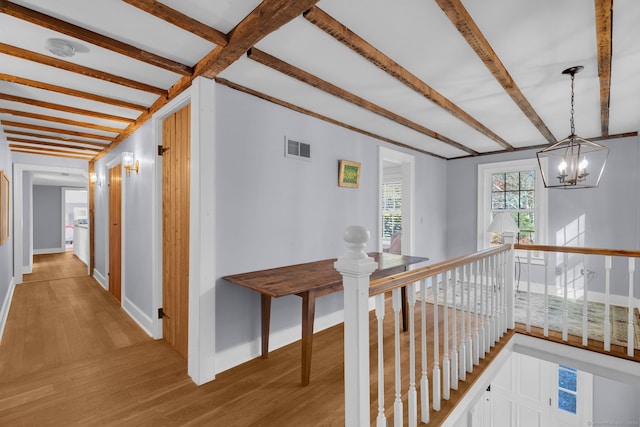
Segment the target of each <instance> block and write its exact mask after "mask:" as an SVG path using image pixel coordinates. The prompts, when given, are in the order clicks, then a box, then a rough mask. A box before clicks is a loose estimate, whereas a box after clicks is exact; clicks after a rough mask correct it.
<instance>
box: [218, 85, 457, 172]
mask: <svg viewBox="0 0 640 427" xmlns="http://www.w3.org/2000/svg"><path fill="white" fill-rule="evenodd" d="M216 82H217V83H220V84H221V85H225V86H227V87H230V88H231V89H235V90H238V91H240V92H244V93H247V94H249V95H252V96H255V97H257V98H260V99H264V100H265V101H268V102H271V103H274V104H276V105H280V106H281V107H285V108H288V109H290V110H293V111H297V112H298V113H301V114H305V115H307V116H311V117H315V118H316V119H319V120H323V121H325V122H328V123H331V124H334V125H336V126H340V127H343V128H345V129H349V130H351V131H353V132H357V133H360V134H362V135H366V136H368V137H371V138H374V139H378V140H380V141H385V142H388V143H390V144H393V145H397V146H399V147H402V148H407V149H409V150H413V151H416V152H418V153H422V154H426V155H428V156H433V157H437V158H439V159H443V160H446V158H445V157H443V156H439V155H437V154H434V153H431V152H429V151H425V150H421V149H419V148H416V147H412V146H410V145H407V144H403V143H401V142H398V141H395V140H393V139H390V138H386V137H384V136H380V135H377V134H375V133H371V132H368V131H366V130H363V129H360V128H357V127H354V126H351V125H348V124H346V123H343V122H339V121H337V120H335V119H332V118H330V117H327V116H323V115H322V114H318V113H315V112H313V111H311V110H307V109H306V108H302V107H299V106H297V105H294V104H291V103H289V102H286V101H283V100H281V99H278V98H274V97H273V96H269V95H267V94H264V93H262V92H258V91H256V90H253V89H249V88H247V87H245V86H241V85H239V84H237V83H233V82H230V81H229V80H226V79H221V78H219V77H217V78H216Z"/></svg>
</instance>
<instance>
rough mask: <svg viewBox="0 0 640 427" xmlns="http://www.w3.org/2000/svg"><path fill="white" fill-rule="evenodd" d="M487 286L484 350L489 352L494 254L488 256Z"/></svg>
mask: <svg viewBox="0 0 640 427" xmlns="http://www.w3.org/2000/svg"><path fill="white" fill-rule="evenodd" d="M486 261H487V287H486V289H485V300H486V301H485V306H484V308H485V316H484V330H485V342H484V352H485V354H486V353H489V351H491V290H492V289H493V286H492V283H493V256H489V257H488V258H487V260H486Z"/></svg>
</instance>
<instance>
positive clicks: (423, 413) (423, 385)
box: [420, 279, 429, 424]
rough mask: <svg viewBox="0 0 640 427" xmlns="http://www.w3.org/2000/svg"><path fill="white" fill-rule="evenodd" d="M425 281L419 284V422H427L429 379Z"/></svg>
mask: <svg viewBox="0 0 640 427" xmlns="http://www.w3.org/2000/svg"><path fill="white" fill-rule="evenodd" d="M426 301H427V279H422V281H421V282H420V309H421V311H422V319H421V320H422V325H421V326H422V327H421V328H420V329H421V334H422V337H421V338H422V340H421V344H422V376H421V378H420V420H421V421H422V422H423V423H425V424H426V423H428V422H429V378H427V303H426Z"/></svg>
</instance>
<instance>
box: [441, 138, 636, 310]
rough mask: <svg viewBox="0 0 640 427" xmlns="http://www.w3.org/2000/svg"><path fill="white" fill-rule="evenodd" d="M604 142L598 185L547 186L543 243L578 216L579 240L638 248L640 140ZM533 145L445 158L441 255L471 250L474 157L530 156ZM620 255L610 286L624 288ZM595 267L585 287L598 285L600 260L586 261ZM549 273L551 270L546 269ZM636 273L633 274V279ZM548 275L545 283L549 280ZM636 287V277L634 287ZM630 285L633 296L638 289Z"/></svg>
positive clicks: (601, 282) (601, 273) (553, 241)
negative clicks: (444, 236) (605, 157)
mask: <svg viewBox="0 0 640 427" xmlns="http://www.w3.org/2000/svg"><path fill="white" fill-rule="evenodd" d="M601 143H602V144H604V145H607V146H608V147H609V148H610V154H609V159H608V161H607V165H606V169H605V171H604V174H603V176H602V180H601V182H600V187H599V188H595V189H584V190H549V200H548V206H549V221H548V236H547V242H546V243H547V244H551V245H555V244H560V245H561V244H562V242H560V241H559V240H558V238H557V235H559V234H561V233H562V232H563V230H565V229H567V228H569V227H571V226H572V224H573V223H574V221H575V220H576V219H578V218H580V217H582V218H583V219H584V221H585V223H586V227H585V229H586V233H585V240H584V241H585V246H587V247H596V248H612V249H630V250H640V215H638V211H639V210H640V168H638V164H640V144H639V142H638V137H629V138H621V139H616V140H610V141H604V142H601ZM535 157H536V150H526V151H518V152H515V153H507V154H496V155H490V156H481V157H474V158H465V159H459V160H450V161H448V162H447V178H448V181H449V188H448V190H449V191H448V198H447V217H448V219H449V220H448V222H447V255H448V256H449V257H453V256H457V255H462V254H465V253H471V252H474V251H475V249H476V238H475V236H476V227H477V221H476V216H477V203H478V202H477V180H478V177H477V175H478V172H477V167H478V164H480V163H492V162H499V161H505V160H517V159H525V158H535ZM625 262H626V260H623V259H615V260H614V265H613V268H614V269H613V271H612V289H611V292H612V293H613V294H617V295H626V294H627V290H628V288H627V283H628V279H627V273H626V266H625ZM589 269H590V270H593V271H594V272H595V276H594V277H593V279H592V280H591V282H590V285H589V289H590V290H595V291H599V292H602V291H603V290H604V269H603V265H602V264H600V265H596V264H594V265H589ZM551 274H553V272H551ZM638 276H640V275H636V279H639V278H638ZM553 280H554V279H553V278H551V283H553ZM639 288H640V281H639V280H637V281H636V286H635V289H636V290H638V289H639ZM637 292H638V291H636V298H638V297H640V294H638V293H637Z"/></svg>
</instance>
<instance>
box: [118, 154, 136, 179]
mask: <svg viewBox="0 0 640 427" xmlns="http://www.w3.org/2000/svg"><path fill="white" fill-rule="evenodd" d="M122 165H123V166H124V168H125V169H126V170H127V176H130V175H131V169H133V170H134V171H136V174H137V173H138V172H139V171H140V161H139V160H136V159H135V157H134V155H133V153H131V152H128V151H125V152H124V153H122Z"/></svg>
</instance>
